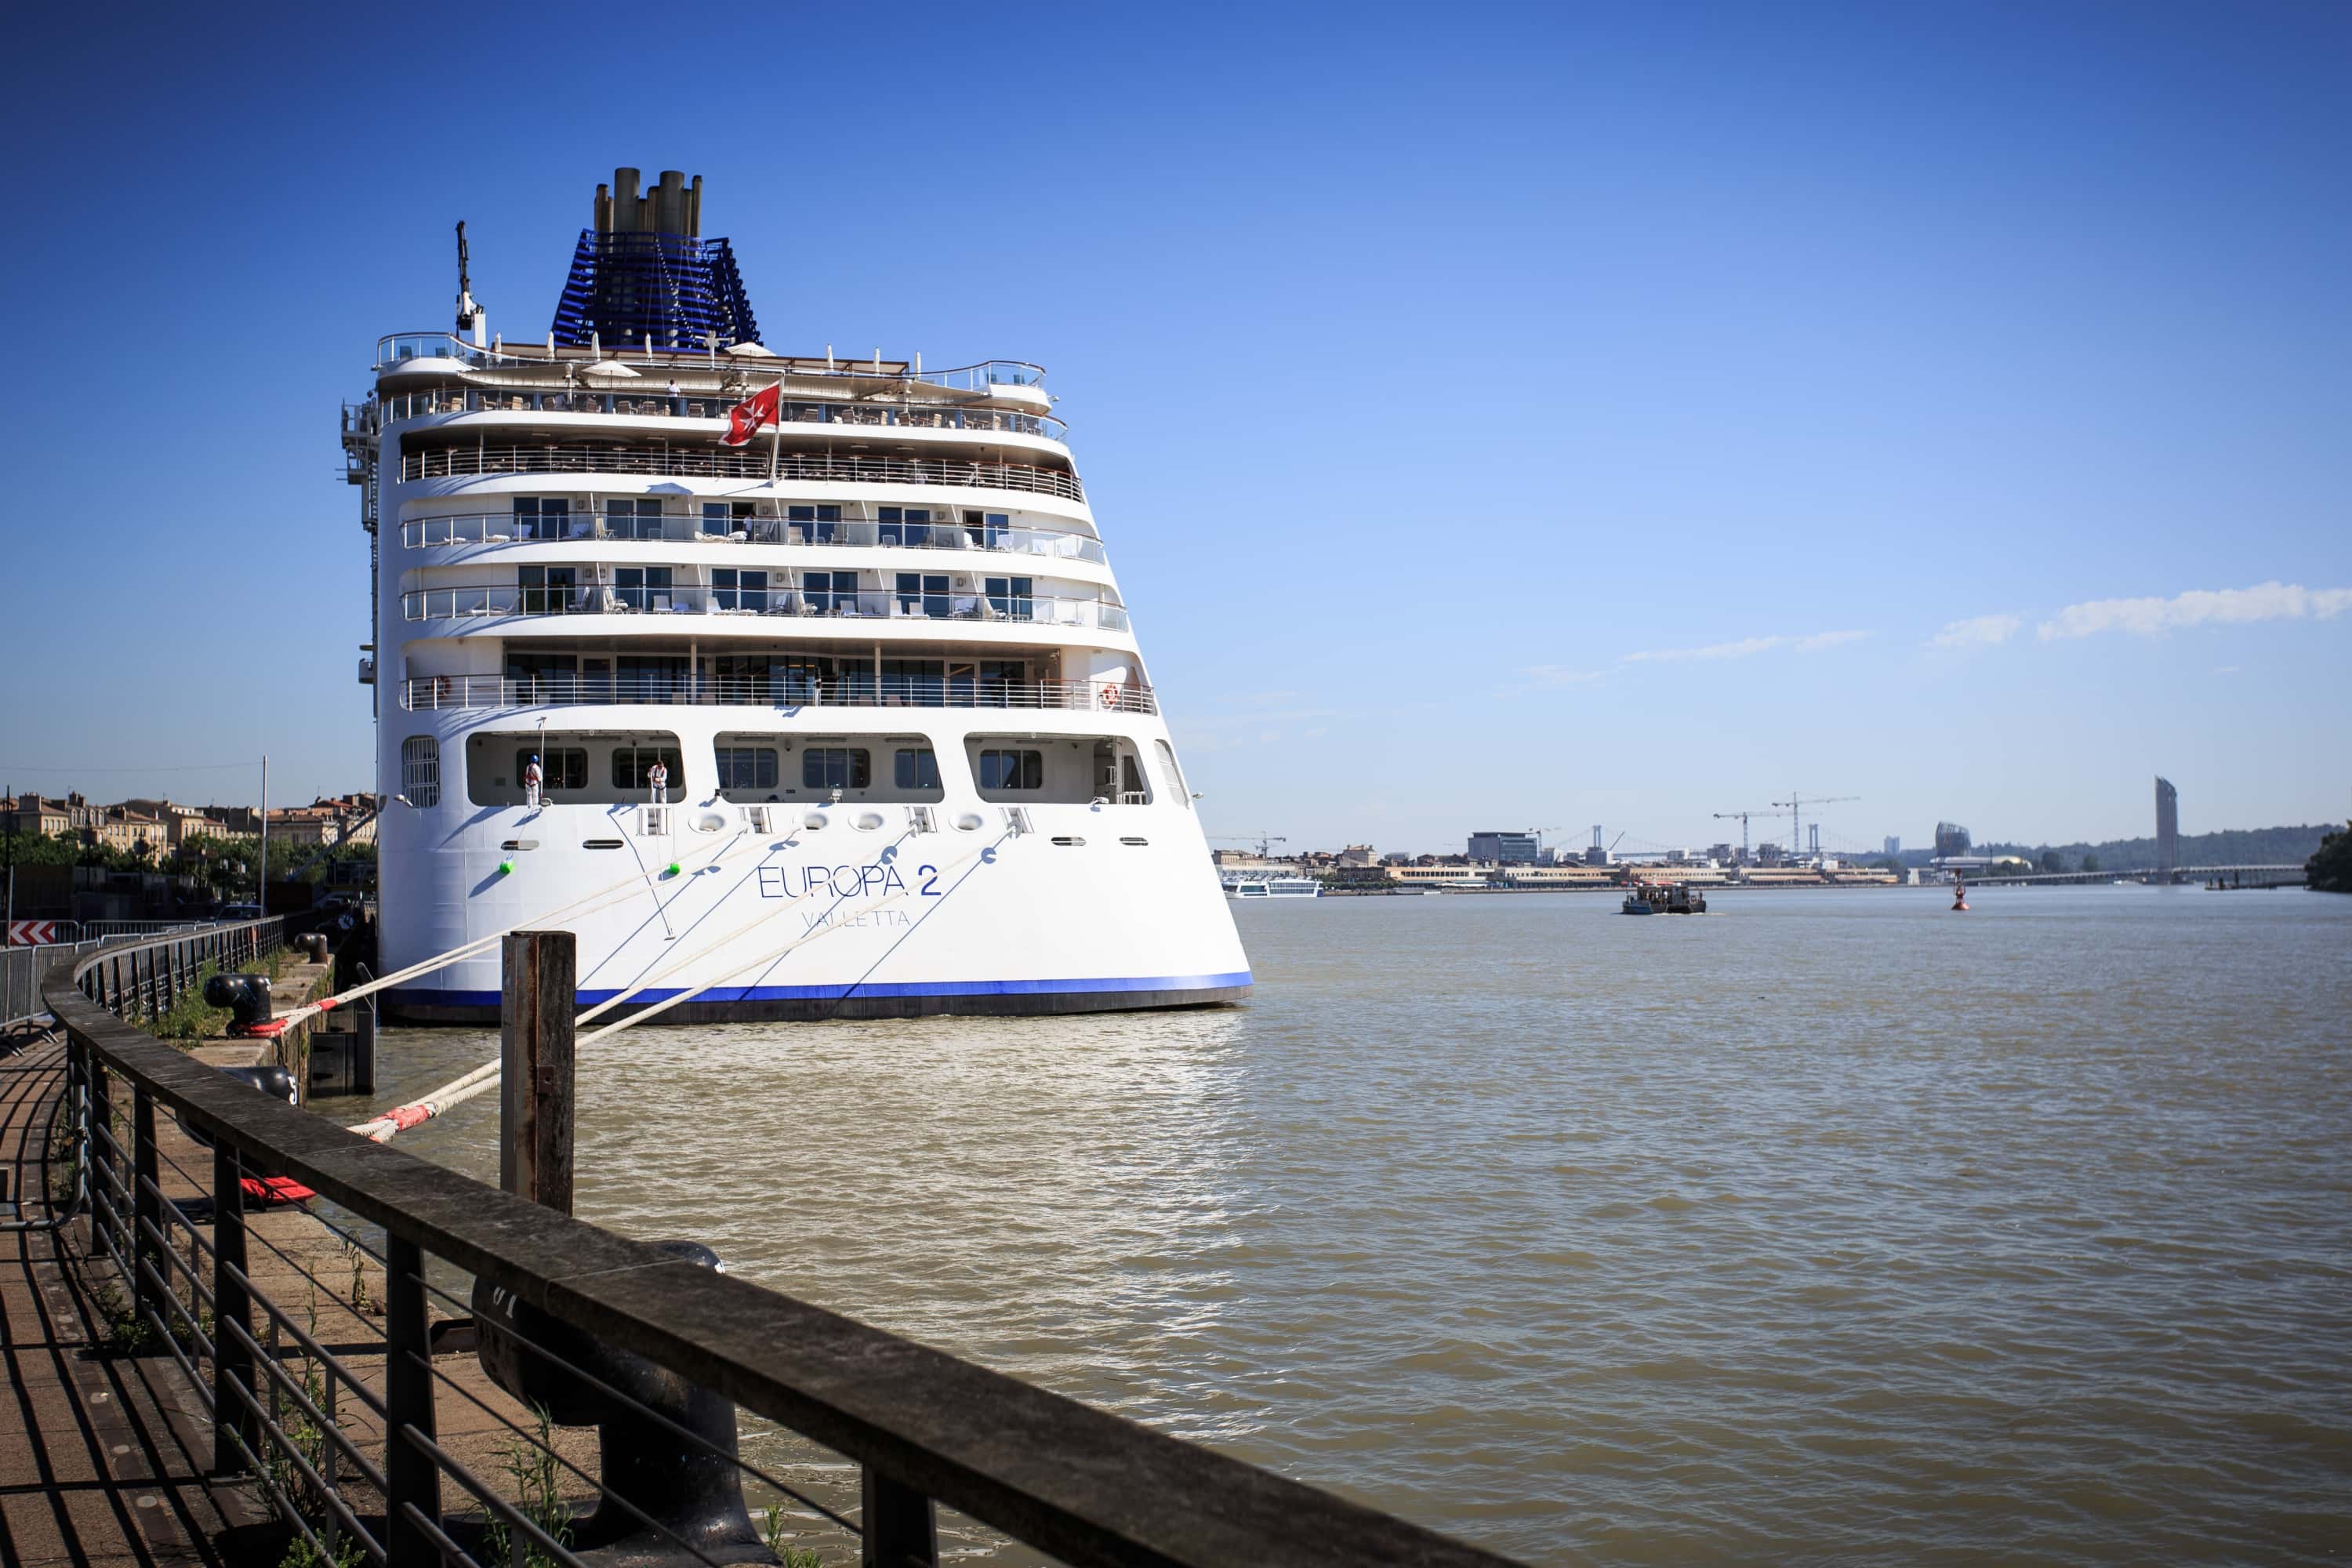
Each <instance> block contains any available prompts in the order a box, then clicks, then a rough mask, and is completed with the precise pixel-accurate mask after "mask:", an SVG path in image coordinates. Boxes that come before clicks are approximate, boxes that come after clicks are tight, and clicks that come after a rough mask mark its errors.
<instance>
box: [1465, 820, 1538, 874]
mask: <svg viewBox="0 0 2352 1568" xmlns="http://www.w3.org/2000/svg"><path fill="white" fill-rule="evenodd" d="M1469 855H1470V858H1471V859H1473V860H1487V861H1493V862H1494V863H1496V865H1502V866H1533V865H1535V864H1536V863H1537V862H1538V861H1539V860H1541V859H1542V858H1543V835H1542V834H1541V833H1539V832H1538V831H1537V830H1536V829H1534V828H1528V829H1526V830H1525V831H1523V832H1517V833H1511V832H1494V833H1473V834H1472V835H1471V836H1470V845H1469Z"/></svg>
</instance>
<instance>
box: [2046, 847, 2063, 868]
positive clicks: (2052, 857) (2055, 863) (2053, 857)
mask: <svg viewBox="0 0 2352 1568" xmlns="http://www.w3.org/2000/svg"><path fill="white" fill-rule="evenodd" d="M2065 868H2066V863H2065V862H2064V861H2063V860H2061V859H2060V858H2058V851H2056V850H2055V849H2044V850H2043V851H2042V869H2043V870H2045V871H2063V870H2064V869H2065Z"/></svg>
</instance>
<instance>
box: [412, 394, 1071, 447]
mask: <svg viewBox="0 0 2352 1568" xmlns="http://www.w3.org/2000/svg"><path fill="white" fill-rule="evenodd" d="M739 401H740V399H739V398H737V397H734V396H730V395H722V394H719V393H716V392H686V393H680V394H679V395H677V396H675V397H673V396H671V395H668V394H667V392H664V391H662V390H660V389H658V388H651V389H646V390H644V391H628V392H621V391H614V390H610V389H605V388H594V387H569V388H566V389H565V390H563V391H561V392H557V391H530V390H526V389H520V388H505V387H470V386H469V387H434V388H431V389H430V390H427V391H424V392H409V393H395V394H393V395H388V396H383V397H380V398H378V399H377V400H376V407H377V409H378V410H379V412H380V414H381V416H382V421H383V423H384V424H387V425H389V424H394V423H396V422H398V421H400V420H404V419H422V418H425V417H426V416H431V415H436V414H500V413H517V414H614V415H630V416H636V417H639V418H651V419H708V420H712V421H718V420H723V419H725V418H726V417H727V410H728V409H729V408H730V407H731V406H733V405H735V404H736V403H737V402H739ZM782 414H783V419H784V423H785V424H787V425H826V426H850V427H852V428H856V429H886V430H960V431H965V432H968V433H970V434H972V435H1000V434H1001V435H1008V436H1038V437H1044V438H1045V439H1046V440H1048V441H1060V442H1063V443H1067V442H1068V440H1069V438H1070V427H1069V426H1067V425H1066V424H1064V423H1063V422H1062V421H1061V420H1059V419H1056V418H1055V417H1054V416H1051V415H1049V414H1024V413H1021V412H1019V411H1017V410H1013V409H1003V408H965V407H961V406H958V405H945V406H937V405H934V406H920V407H911V408H893V407H887V406H884V405H878V404H871V403H806V402H803V403H786V404H784V405H783V406H782Z"/></svg>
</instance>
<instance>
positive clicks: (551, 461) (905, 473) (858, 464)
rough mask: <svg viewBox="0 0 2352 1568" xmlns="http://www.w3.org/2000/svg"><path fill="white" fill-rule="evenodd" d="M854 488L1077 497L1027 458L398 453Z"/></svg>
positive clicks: (430, 467) (420, 468)
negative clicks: (930, 488) (918, 488)
mask: <svg viewBox="0 0 2352 1568" xmlns="http://www.w3.org/2000/svg"><path fill="white" fill-rule="evenodd" d="M771 463H773V465H774V471H775V476H776V478H777V479H779V480H787V481H790V482H793V483H796V484H798V483H808V482H814V483H820V484H824V483H835V484H856V485H954V486H961V487H964V488H969V489H998V490H1019V491H1023V492H1024V493H1026V494H1030V495H1048V496H1055V497H1058V498H1060V499H1061V500H1074V501H1083V500H1086V499H1087V492H1086V488H1085V487H1084V486H1083V485H1081V484H1079V483H1078V477H1077V476H1076V474H1073V473H1069V472H1067V471H1066V470H1064V469H1061V468H1032V467H1030V466H1029V465H1027V464H1025V463H964V462H955V461H950V460H945V459H931V458H860V457H829V456H816V455H811V454H805V453H791V454H786V455H784V456H782V457H781V458H771V457H770V455H769V454H768V453H767V452H765V451H762V450H761V449H760V447H758V446H756V445H755V446H751V447H620V446H598V445H584V444H583V445H574V446H557V445H553V444H550V445H547V446H540V447H485V446H465V447H428V448H426V449H425V450H424V451H421V452H403V453H402V454H401V458H400V477H401V479H402V480H403V481H404V482H405V481H408V480H413V479H466V478H469V477H472V476H475V475H480V474H620V475H623V476H626V477H633V478H634V477H652V476H658V477H662V478H668V479H766V478H768V475H769V469H770V465H771Z"/></svg>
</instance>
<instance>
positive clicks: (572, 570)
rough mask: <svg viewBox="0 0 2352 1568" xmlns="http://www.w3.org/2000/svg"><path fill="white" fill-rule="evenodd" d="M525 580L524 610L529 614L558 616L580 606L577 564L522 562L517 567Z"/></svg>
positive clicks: (523, 590) (523, 611) (523, 581)
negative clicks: (524, 564)
mask: <svg viewBox="0 0 2352 1568" xmlns="http://www.w3.org/2000/svg"><path fill="white" fill-rule="evenodd" d="M516 570H517V572H518V574H520V582H521V584H522V613H523V614H524V615H526V616H557V615H562V613H563V612H564V611H566V610H570V609H577V608H580V607H581V606H580V604H579V601H578V599H577V597H576V595H575V593H574V590H575V588H576V586H577V584H575V583H574V582H573V578H574V577H575V576H576V575H577V574H578V573H579V570H580V569H579V568H578V567H576V566H522V567H518V568H516Z"/></svg>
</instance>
